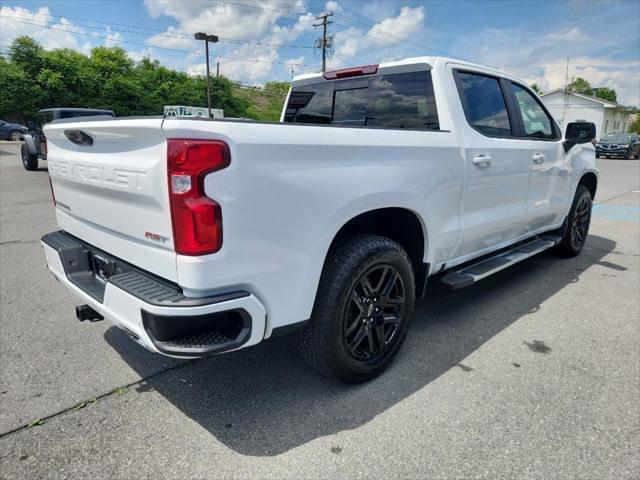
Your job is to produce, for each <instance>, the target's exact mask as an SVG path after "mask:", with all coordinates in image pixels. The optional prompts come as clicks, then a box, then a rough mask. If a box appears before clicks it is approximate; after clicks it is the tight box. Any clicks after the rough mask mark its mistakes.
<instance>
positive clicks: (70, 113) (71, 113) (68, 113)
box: [60, 110, 111, 118]
mask: <svg viewBox="0 0 640 480" xmlns="http://www.w3.org/2000/svg"><path fill="white" fill-rule="evenodd" d="M96 115H111V113H107V112H100V111H95V110H89V111H84V110H62V111H61V112H60V118H75V117H93V116H96Z"/></svg>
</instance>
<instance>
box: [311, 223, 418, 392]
mask: <svg viewBox="0 0 640 480" xmlns="http://www.w3.org/2000/svg"><path fill="white" fill-rule="evenodd" d="M414 301H415V284H414V276H413V269H412V267H411V261H410V260H409V257H408V256H407V254H406V252H405V251H404V249H403V248H402V247H401V246H400V245H399V244H398V243H396V242H394V241H393V240H391V239H389V238H386V237H381V236H376V235H352V236H344V237H342V238H341V239H339V240H338V241H337V242H336V244H335V245H334V246H333V247H332V248H331V250H330V251H329V253H328V255H327V259H326V261H325V265H324V269H323V271H322V275H321V278H320V284H319V286H318V293H317V295H316V300H315V303H314V306H313V311H312V313H311V319H310V321H309V324H308V325H307V327H306V328H305V329H304V330H303V331H302V332H300V334H299V335H298V347H299V350H300V352H301V353H302V355H303V357H304V358H305V360H306V361H307V362H308V363H309V364H310V365H311V366H312V367H314V368H315V369H316V370H317V371H318V372H320V373H321V374H323V375H326V376H330V377H334V378H337V379H338V380H341V381H343V382H347V383H361V382H365V381H367V380H371V379H372V378H374V377H376V376H378V375H379V374H381V373H382V372H383V371H384V370H385V369H386V368H387V367H388V366H389V365H390V364H391V362H392V361H393V359H394V357H395V356H396V354H397V353H398V350H399V349H400V346H401V345H402V343H403V341H404V339H405V337H406V334H407V329H408V327H409V322H410V320H411V316H412V315H413V307H414Z"/></svg>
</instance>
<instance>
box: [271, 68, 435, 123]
mask: <svg viewBox="0 0 640 480" xmlns="http://www.w3.org/2000/svg"><path fill="white" fill-rule="evenodd" d="M284 122H286V123H311V124H320V125H335V126H350V127H366V128H388V129H408V130H439V128H440V124H439V122H438V112H437V108H436V101H435V96H434V92H433V83H432V79H431V72H430V71H418V72H406V73H391V74H386V75H375V76H363V77H356V78H348V79H340V80H332V81H321V82H318V83H315V84H311V85H303V86H294V87H293V88H292V90H291V94H290V95H289V102H288V103H287V108H286V110H285V115H284Z"/></svg>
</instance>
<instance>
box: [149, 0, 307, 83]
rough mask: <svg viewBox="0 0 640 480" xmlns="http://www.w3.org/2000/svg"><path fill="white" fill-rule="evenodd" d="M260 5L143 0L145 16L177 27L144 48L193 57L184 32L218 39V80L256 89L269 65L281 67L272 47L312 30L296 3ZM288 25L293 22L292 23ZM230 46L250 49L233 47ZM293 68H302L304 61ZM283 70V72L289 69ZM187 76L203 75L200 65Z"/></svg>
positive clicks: (191, 44) (213, 56)
mask: <svg viewBox="0 0 640 480" xmlns="http://www.w3.org/2000/svg"><path fill="white" fill-rule="evenodd" d="M261 5H262V6H263V7H264V8H261V7H260V6H258V4H255V3H254V4H248V3H241V2H229V3H211V2H210V1H200V0H195V1H189V2H174V1H171V0H145V6H146V8H147V10H148V11H149V14H150V15H152V16H153V17H159V16H168V17H171V18H173V19H174V20H176V22H177V25H176V26H172V27H169V28H167V30H166V31H165V32H164V33H163V34H159V35H154V36H153V37H151V38H149V39H148V43H150V44H152V45H156V46H161V47H165V48H167V47H168V48H179V49H193V50H194V52H197V51H199V50H200V49H201V48H202V47H201V45H200V43H199V42H195V41H194V40H192V39H191V38H189V37H188V36H186V35H185V32H197V31H204V32H207V33H212V34H216V35H218V36H219V37H220V43H218V44H216V45H215V46H214V47H213V49H212V52H211V60H212V62H215V61H216V60H219V61H220V72H221V74H224V75H225V76H227V77H229V78H232V79H235V80H240V81H243V82H251V83H256V82H258V81H259V80H263V79H265V78H266V77H268V76H269V75H271V72H272V69H273V66H274V64H273V63H271V62H280V61H281V60H279V52H278V48H277V47H274V45H280V44H289V43H292V42H294V41H295V40H296V39H298V38H299V37H300V36H301V35H302V34H304V33H305V32H307V31H310V30H312V29H313V22H314V20H315V17H314V15H312V14H311V13H297V12H300V11H301V10H303V9H304V8H303V7H304V4H303V2H302V1H301V0H295V1H292V0H285V1H284V2H283V1H282V0H279V1H275V0H274V1H273V2H270V1H269V2H263V3H262V4H261ZM292 17H293V18H292ZM282 19H287V25H282V24H279V23H278V22H279V21H280V20H282ZM291 20H294V21H293V23H292V22H291ZM226 41H229V42H226ZM234 41H249V42H255V43H244V44H243V43H240V44H238V43H237V42H236V43H234ZM200 55H201V54H197V53H196V54H195V56H192V55H189V56H188V58H191V59H192V60H194V61H200V62H201V59H202V56H200ZM196 59H197V60H196ZM242 59H252V60H251V61H246V60H242ZM297 60H299V59H297ZM282 63H286V62H282ZM290 63H291V62H290ZM294 63H304V58H302V60H300V61H299V62H294ZM283 66H284V67H285V68H288V67H289V64H287V65H283ZM186 70H187V72H188V73H189V74H190V75H200V74H204V72H205V64H204V63H197V64H191V65H188V66H187V68H186Z"/></svg>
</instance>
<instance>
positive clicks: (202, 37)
mask: <svg viewBox="0 0 640 480" xmlns="http://www.w3.org/2000/svg"><path fill="white" fill-rule="evenodd" d="M194 38H195V39H196V40H204V51H205V56H206V57H207V106H208V109H207V110H208V114H209V118H211V85H210V82H209V42H211V43H217V41H218V36H217V35H209V34H207V33H204V32H198V33H196V34H195V35H194Z"/></svg>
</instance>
